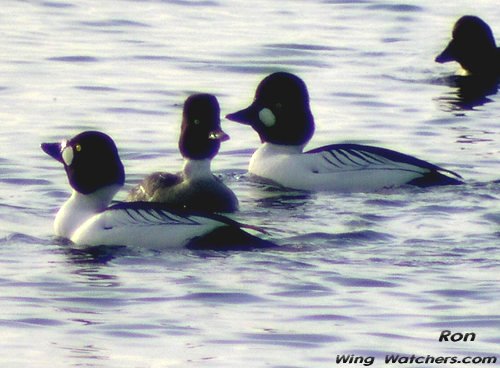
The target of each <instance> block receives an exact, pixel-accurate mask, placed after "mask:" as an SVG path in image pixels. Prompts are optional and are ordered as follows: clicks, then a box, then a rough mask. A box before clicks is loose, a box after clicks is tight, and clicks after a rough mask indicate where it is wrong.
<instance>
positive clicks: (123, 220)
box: [41, 131, 274, 250]
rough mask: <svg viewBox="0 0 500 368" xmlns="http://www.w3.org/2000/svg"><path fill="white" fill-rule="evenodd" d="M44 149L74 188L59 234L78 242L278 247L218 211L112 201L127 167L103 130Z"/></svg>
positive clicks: (63, 210)
mask: <svg viewBox="0 0 500 368" xmlns="http://www.w3.org/2000/svg"><path fill="white" fill-rule="evenodd" d="M41 149H42V150H43V151H44V152H45V153H47V154H48V155H49V156H51V157H52V158H53V159H55V160H56V161H58V162H59V163H61V164H63V167H64V169H65V171H66V175H67V178H68V181H69V185H70V186H71V188H72V191H71V196H70V197H69V199H68V200H67V201H66V202H65V203H64V204H63V205H62V206H61V208H60V209H59V211H58V212H57V215H56V217H55V221H54V232H55V235H56V237H58V238H63V239H69V240H70V241H71V242H72V243H73V244H75V245H77V246H85V247H92V246H129V247H140V248H145V249H158V250H162V249H168V248H176V247H186V248H193V249H216V250H217V249H220V250H230V249H242V250H243V249H244V250H247V249H253V248H260V247H269V246H274V243H272V242H270V241H267V240H265V239H260V238H259V237H257V236H255V235H253V234H250V233H248V232H246V231H245V230H244V229H253V230H258V231H259V230H261V229H258V228H255V227H252V226H250V225H244V224H241V223H239V222H236V221H234V220H232V219H230V218H228V217H226V216H223V215H220V214H211V213H202V212H196V211H175V210H171V209H170V208H168V207H167V206H165V205H164V204H161V203H155V202H145V201H135V202H116V203H112V200H113V198H114V196H115V195H116V194H117V192H118V191H119V190H120V189H121V188H122V187H123V186H124V183H125V170H124V167H123V164H122V162H121V160H120V156H119V154H118V149H117V147H116V144H115V142H114V141H113V139H112V138H111V137H110V136H109V135H107V134H105V133H103V132H100V131H84V132H82V133H79V134H77V135H76V136H74V137H73V138H71V139H69V140H64V141H62V142H57V143H42V144H41ZM261 232H262V231H261Z"/></svg>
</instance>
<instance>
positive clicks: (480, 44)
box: [436, 15, 499, 74]
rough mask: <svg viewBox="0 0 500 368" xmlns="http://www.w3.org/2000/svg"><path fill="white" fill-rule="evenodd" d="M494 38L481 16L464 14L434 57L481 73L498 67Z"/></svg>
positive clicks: (475, 72)
mask: <svg viewBox="0 0 500 368" xmlns="http://www.w3.org/2000/svg"><path fill="white" fill-rule="evenodd" d="M496 54H497V51H496V44H495V38H494V36H493V32H492V31H491V28H490V27H489V26H488V24H486V23H485V22H484V21H483V20H482V19H481V18H479V17H476V16H472V15H466V16H463V17H461V18H460V19H459V20H458V21H457V22H456V23H455V26H454V28H453V34H452V40H451V41H450V43H449V44H448V46H447V47H446V48H445V49H444V50H443V52H441V54H439V55H438V56H437V57H436V61H437V62H438V63H446V62H449V61H457V62H458V63H460V65H461V66H462V67H463V68H464V69H465V70H467V71H469V72H471V73H473V74H481V73H485V72H489V71H491V70H492V69H495V68H498V67H499V66H498V65H495V64H496V63H497V56H496Z"/></svg>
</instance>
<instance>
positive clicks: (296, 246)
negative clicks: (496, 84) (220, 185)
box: [0, 0, 500, 368]
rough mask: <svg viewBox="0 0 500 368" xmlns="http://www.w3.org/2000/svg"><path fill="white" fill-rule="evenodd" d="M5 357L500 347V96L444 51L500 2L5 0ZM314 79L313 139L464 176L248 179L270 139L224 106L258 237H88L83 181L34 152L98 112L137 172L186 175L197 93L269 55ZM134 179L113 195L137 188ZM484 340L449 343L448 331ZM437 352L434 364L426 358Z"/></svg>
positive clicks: (221, 160) (134, 358) (224, 362)
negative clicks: (80, 217)
mask: <svg viewBox="0 0 500 368" xmlns="http://www.w3.org/2000/svg"><path fill="white" fill-rule="evenodd" d="M2 5H3V7H2V9H3V10H2V14H1V15H0V30H1V31H2V34H3V37H2V40H1V41H0V42H1V46H2V47H1V50H2V52H1V57H0V70H1V75H2V78H1V79H0V96H1V98H0V104H1V108H0V118H1V121H2V134H1V135H0V144H1V147H2V155H1V156H0V164H1V166H2V170H1V171H0V183H1V184H0V199H1V200H0V262H1V267H0V305H1V312H0V325H1V327H2V351H3V352H4V353H3V354H2V355H1V357H0V362H1V365H2V367H21V366H23V367H45V366H50V367H81V366H88V367H171V366H179V367H186V366H200V367H201V366H203V367H235V366H241V367H263V366H266V367H276V368H277V367H331V366H333V365H334V363H335V358H336V356H337V354H359V355H364V356H375V357H376V359H377V361H376V363H375V364H374V366H382V365H383V363H382V359H383V357H384V356H385V355H386V354H390V353H398V354H409V355H411V354H421V355H425V356H426V355H428V354H430V355H434V356H454V355H456V356H459V357H463V356H468V355H472V356H490V355H494V354H498V346H499V345H498V344H499V342H500V337H499V335H498V331H499V327H500V315H499V313H498V311H499V310H500V308H499V306H500V305H499V297H500V292H499V285H498V281H499V278H498V272H499V262H498V261H499V243H500V242H499V239H500V206H499V197H500V182H499V179H500V177H499V174H498V173H499V146H500V145H499V120H498V116H500V97H499V95H498V94H496V93H495V91H493V92H491V91H490V92H488V91H487V92H485V93H484V96H482V98H480V99H479V100H478V102H477V103H473V104H470V103H468V104H464V103H463V101H462V100H461V98H460V96H461V94H460V93H461V91H460V85H457V83H456V80H457V79H456V77H454V76H453V75H454V74H455V72H456V69H457V66H456V65H453V64H446V65H439V64H436V63H434V62H433V59H434V57H435V55H437V54H438V53H439V51H441V49H442V48H443V47H444V46H445V44H446V43H447V41H448V39H449V37H450V32H451V28H452V24H453V22H454V21H455V20H456V19H457V18H458V17H459V16H461V15H463V14H468V13H472V14H477V15H479V16H481V17H483V18H484V19H485V20H486V21H487V22H488V23H490V24H491V26H492V28H493V30H494V32H495V33H496V34H497V38H500V28H499V25H498V20H499V19H500V10H499V9H500V8H498V4H497V3H496V1H482V2H474V4H472V3H470V2H467V1H454V2H452V3H449V4H448V3H446V4H444V3H436V2H435V1H420V2H407V3H396V2H392V3H391V2H383V1H378V0H372V1H370V0H365V1H320V0H315V1H291V0H290V1H278V2H265V1H257V2H255V1H254V2H245V1H226V0H219V1H182V0H179V1H160V0H150V1H137V0H133V1H132V0H130V1H125V0H124V1H118V0H115V1H107V2H101V3H96V2H88V1H84V0H74V1H69V0H68V1H14V0H8V1H6V2H5V3H4V4H2ZM277 70H287V71H291V72H294V73H297V74H299V75H300V76H301V77H302V78H303V79H304V80H305V82H306V83H307V84H308V86H309V90H310V95H311V99H312V108H313V111H314V114H315V118H316V123H317V128H316V135H315V137H314V138H313V140H312V141H311V143H310V144H309V146H308V148H314V147H318V146H320V145H324V144H329V143H334V142H357V143H366V144H374V145H379V146H383V147H387V148H392V149H396V150H399V151H402V152H404V153H407V154H412V155H415V156H417V157H420V158H422V159H426V160H429V161H431V162H433V163H436V164H438V165H442V166H444V167H446V168H448V169H450V170H454V171H457V172H459V173H460V174H461V175H462V176H463V177H464V179H465V181H466V182H467V184H466V185H464V186H460V187H444V188H433V189H427V190H421V189H409V188H402V189H397V190H390V191H385V192H381V193H371V194H362V193H358V194H332V193H318V194H310V195H304V194H303V193H280V192H275V191H270V190H267V189H266V188H264V187H262V186H261V185H258V184H256V183H254V182H252V181H250V180H249V178H248V177H247V176H246V174H245V172H246V167H247V164H248V160H249V158H250V156H251V154H252V152H253V150H254V149H255V148H256V147H257V146H258V144H259V140H258V136H257V135H256V134H255V133H254V132H252V131H250V130H249V128H248V127H245V126H241V125H237V124H234V123H231V122H228V121H224V122H223V126H224V129H225V130H226V131H227V132H228V133H229V134H230V135H231V138H232V139H231V140H230V141H228V142H225V143H224V144H223V147H222V149H221V152H220V154H219V155H218V156H217V158H216V160H215V161H214V164H213V168H214V170H215V171H216V173H217V174H219V175H220V176H221V177H222V178H223V179H224V180H225V181H226V182H227V184H228V185H229V186H230V187H231V188H232V189H233V190H234V191H235V193H236V194H237V195H238V197H239V199H240V203H241V211H240V212H239V213H238V214H236V216H235V217H236V218H237V219H239V220H241V221H244V222H247V223H249V224H252V225H259V226H263V227H265V228H266V229H267V230H268V231H269V232H270V234H271V236H272V237H273V238H274V239H278V240H279V241H280V243H281V244H283V245H284V246H283V247H282V248H280V249H278V250H272V251H269V250H266V251H257V252H233V253H224V252H194V251H188V250H178V251H174V252H168V253H151V252H147V251H140V250H130V249H111V250H110V249H107V250H105V251H102V250H101V251H98V252H96V251H92V252H91V251H82V250H75V249H72V248H71V246H69V245H67V244H61V243H60V242H57V241H56V239H54V237H53V235H52V221H53V218H54V214H55V212H56V211H57V209H58V208H59V206H60V205H61V204H62V202H63V201H64V200H65V199H66V198H67V197H68V186H67V183H66V178H65V176H64V174H63V171H62V170H61V168H60V167H59V166H58V165H56V164H55V163H54V162H53V161H52V160H50V158H48V157H47V156H46V155H44V154H43V152H42V151H41V150H40V149H39V144H40V143H41V142H43V141H52V140H60V139H63V138H68V137H70V136H73V135H75V134H77V133H78V132H80V131H82V130H87V129H98V130H103V131H105V132H106V133H108V134H110V135H111V136H113V137H114V139H115V140H116V142H117V144H118V147H119V150H120V153H121V156H122V158H123V161H124V164H125V167H126V170H127V182H128V186H127V188H126V189H128V188H130V187H131V186H132V185H133V184H134V183H137V182H138V181H139V180H140V179H141V178H142V177H144V176H145V175H146V174H148V173H150V172H152V171H155V170H159V169H163V170H168V171H177V170H178V169H179V168H180V166H181V163H182V161H181V158H180V155H179V153H178V151H177V139H178V134H179V126H180V115H181V109H182V103H183V101H184V99H185V98H186V97H187V96H188V95H189V94H190V93H193V92H209V93H214V94H216V95H217V96H218V98H219V100H220V103H221V107H222V113H223V114H226V113H229V112H232V111H234V110H236V109H239V108H241V107H244V106H246V105H247V104H248V103H250V101H251V100H252V98H253V93H254V89H255V87H256V85H257V83H258V82H259V81H260V80H261V78H263V77H264V76H265V75H267V74H268V73H270V72H273V71H277ZM125 194H126V190H124V191H122V192H121V193H120V194H119V196H118V199H120V198H124V197H125ZM444 329H449V330H453V331H462V332H470V331H472V332H475V333H476V334H477V340H476V341H475V342H474V343H438V342H437V339H438V337H439V334H440V332H441V331H442V330H444ZM421 366H422V365H421Z"/></svg>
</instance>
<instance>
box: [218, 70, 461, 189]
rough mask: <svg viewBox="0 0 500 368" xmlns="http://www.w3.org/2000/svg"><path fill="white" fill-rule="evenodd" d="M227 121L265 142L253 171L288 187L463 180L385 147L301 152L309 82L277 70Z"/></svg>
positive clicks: (309, 124)
mask: <svg viewBox="0 0 500 368" xmlns="http://www.w3.org/2000/svg"><path fill="white" fill-rule="evenodd" d="M227 119H229V120H232V121H235V122H239V123H243V124H248V125H250V126H251V127H252V128H253V129H254V130H255V131H257V133H258V134H259V136H260V138H261V141H262V143H263V144H262V146H261V147H260V148H259V149H257V151H256V152H255V153H254V154H253V156H252V158H251V160H250V165H249V172H250V173H251V174H254V175H256V176H259V177H261V178H265V179H268V180H271V181H274V182H275V183H278V184H280V185H282V186H284V187H288V188H293V189H299V190H309V191H322V190H326V191H350V192H353V191H363V192H364V191H376V190H379V189H382V188H388V187H395V186H400V185H404V184H412V185H416V186H430V185H445V184H461V181H460V180H458V178H460V176H459V175H458V174H455V173H453V172H451V171H449V170H445V169H442V168H440V167H438V166H436V165H433V164H430V163H428V162H425V161H422V160H419V159H417V158H415V157H412V156H408V155H405V154H402V153H399V152H395V151H392V150H389V149H385V148H379V147H372V146H365V145H361V144H334V145H329V146H325V147H320V148H316V149H314V150H312V151H308V152H303V148H304V146H305V145H306V144H307V142H309V140H310V139H311V137H312V136H313V133H314V119H313V115H312V113H311V110H310V107H309V95H308V92H307V88H306V85H305V83H304V82H303V81H302V80H301V79H300V78H299V77H297V76H296V75H294V74H290V73H286V72H277V73H273V74H271V75H269V76H267V77H266V78H264V80H263V81H262V82H261V83H260V84H259V86H258V87H257V91H256V94H255V100H254V101H253V103H252V104H251V105H250V106H249V107H247V108H246V109H244V110H241V111H238V112H235V113H232V114H229V115H227Z"/></svg>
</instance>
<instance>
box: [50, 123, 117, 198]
mask: <svg viewBox="0 0 500 368" xmlns="http://www.w3.org/2000/svg"><path fill="white" fill-rule="evenodd" d="M41 147H42V150H43V151H44V152H45V153H47V154H48V155H49V156H51V157H53V158H54V159H56V160H57V161H59V162H61V163H62V164H63V165H64V169H65V170H66V174H67V175H68V180H69V183H70V185H71V187H72V188H73V189H75V190H76V191H77V192H80V193H82V194H90V193H93V192H95V191H96V190H98V189H101V188H103V187H105V186H108V185H112V184H117V185H123V184H124V182H125V171H124V169H123V164H122V162H121V160H120V156H119V155H118V150H117V149H116V145H115V142H114V141H113V140H112V139H111V138H110V137H109V136H108V135H106V134H104V133H101V132H96V131H87V132H83V133H80V134H78V135H76V136H75V137H73V138H71V139H70V140H68V141H63V142H61V143H42V145H41Z"/></svg>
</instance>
